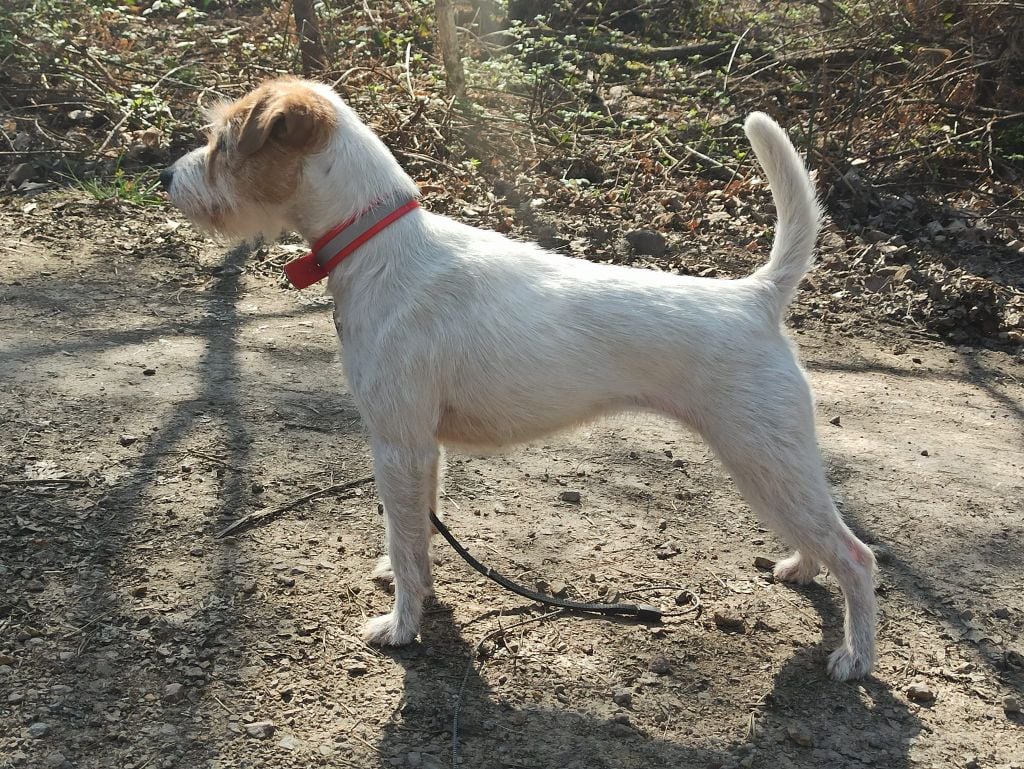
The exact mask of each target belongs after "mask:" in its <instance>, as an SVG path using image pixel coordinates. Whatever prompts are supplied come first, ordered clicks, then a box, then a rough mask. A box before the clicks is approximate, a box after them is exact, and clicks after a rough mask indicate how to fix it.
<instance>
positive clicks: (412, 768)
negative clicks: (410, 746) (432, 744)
mask: <svg viewBox="0 0 1024 769" xmlns="http://www.w3.org/2000/svg"><path fill="white" fill-rule="evenodd" d="M405 765H406V766H408V767H409V769H420V767H421V766H423V754H422V753H420V752H419V751H418V750H410V751H409V752H408V753H406V754H405Z"/></svg>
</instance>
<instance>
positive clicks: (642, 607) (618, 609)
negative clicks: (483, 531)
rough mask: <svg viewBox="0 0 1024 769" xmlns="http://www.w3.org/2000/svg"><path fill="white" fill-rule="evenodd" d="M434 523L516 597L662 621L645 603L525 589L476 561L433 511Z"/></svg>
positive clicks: (472, 563)
mask: <svg viewBox="0 0 1024 769" xmlns="http://www.w3.org/2000/svg"><path fill="white" fill-rule="evenodd" d="M430 522H431V523H432V524H434V528H435V529H437V532H438V534H440V535H441V536H442V537H444V538H445V539H446V540H447V541H448V544H449V545H451V546H452V547H453V548H454V549H455V552H456V553H458V554H459V555H461V556H462V559H463V560H464V561H465V562H466V563H468V564H469V565H470V566H472V567H473V568H474V569H476V570H477V571H478V572H480V573H481V574H483V575H484V576H485V577H487V578H488V579H491V580H494V581H495V582H497V583H498V584H499V585H501V586H502V587H503V588H505V589H506V590H511V591H512V592H513V593H516V594H517V595H521V596H523V598H529V599H530V600H531V601H538V602H539V603H546V604H547V605H548V606H557V607H558V608H559V609H569V610H571V611H583V612H589V613H591V614H614V615H618V616H623V617H634V618H636V619H638V620H642V621H643V622H660V621H661V611H660V610H659V609H657V608H655V607H654V606H651V605H649V604H645V603H641V604H632V603H579V602H577V601H565V600H563V599H561V598H556V597H555V596H553V595H548V594H547V593H538V592H537V591H536V590H530V589H528V588H525V587H523V586H522V585H518V584H516V583H515V582H513V581H512V580H510V579H508V578H507V577H503V576H502V575H501V574H499V573H498V572H496V571H495V570H494V569H492V568H491V567H489V566H484V565H483V564H482V563H480V561H478V560H477V559H476V558H474V557H473V556H472V555H471V554H470V552H469V551H468V550H466V548H464V547H463V546H462V545H461V544H459V541H458V540H457V539H455V535H453V534H452V533H451V532H450V531H448V527H446V526H445V525H444V524H443V523H441V521H440V519H439V518H438V517H437V516H436V515H435V514H434V511H433V510H431V511H430Z"/></svg>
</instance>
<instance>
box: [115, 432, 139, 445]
mask: <svg viewBox="0 0 1024 769" xmlns="http://www.w3.org/2000/svg"><path fill="white" fill-rule="evenodd" d="M138 440H139V439H138V438H136V437H135V436H134V435H128V434H127V433H125V434H123V435H122V436H121V437H120V438H118V439H117V442H118V443H120V444H121V445H122V446H131V445H132V444H133V443H135V442H136V441H138Z"/></svg>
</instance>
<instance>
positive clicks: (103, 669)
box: [96, 660, 114, 678]
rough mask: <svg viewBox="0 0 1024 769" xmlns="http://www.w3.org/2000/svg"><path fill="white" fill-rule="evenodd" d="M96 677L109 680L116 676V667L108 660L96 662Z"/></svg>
mask: <svg viewBox="0 0 1024 769" xmlns="http://www.w3.org/2000/svg"><path fill="white" fill-rule="evenodd" d="M96 675H98V676H100V677H101V678H109V677H110V676H112V675H114V667H113V666H112V665H111V664H110V663H109V662H108V661H107V660H98V661H97V662H96Z"/></svg>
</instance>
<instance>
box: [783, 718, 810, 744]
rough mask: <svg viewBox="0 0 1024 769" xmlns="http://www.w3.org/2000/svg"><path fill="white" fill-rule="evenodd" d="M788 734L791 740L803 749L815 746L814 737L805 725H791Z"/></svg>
mask: <svg viewBox="0 0 1024 769" xmlns="http://www.w3.org/2000/svg"><path fill="white" fill-rule="evenodd" d="M786 733H787V734H788V735H789V739H791V740H792V741H793V742H795V743H796V744H797V745H800V746H801V747H804V748H809V747H811V746H812V745H813V744H814V736H813V735H812V734H811V732H810V730H809V729H808V728H807V727H806V726H804V725H803V724H790V725H789V728H788V729H787V730H786Z"/></svg>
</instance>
